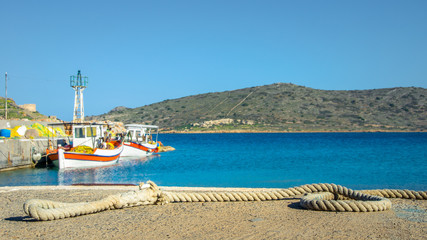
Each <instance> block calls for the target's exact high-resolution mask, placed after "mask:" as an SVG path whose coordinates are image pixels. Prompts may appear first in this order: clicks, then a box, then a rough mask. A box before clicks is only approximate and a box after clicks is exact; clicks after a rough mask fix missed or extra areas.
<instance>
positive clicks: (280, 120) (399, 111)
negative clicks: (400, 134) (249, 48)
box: [88, 83, 427, 131]
mask: <svg viewBox="0 0 427 240" xmlns="http://www.w3.org/2000/svg"><path fill="white" fill-rule="evenodd" d="M426 96H427V89H424V88H415V87H409V88H387V89H373V90H354V91H327V90H317V89H312V88H308V87H303V86H298V85H294V84H288V83H276V84H272V85H266V86H259V87H251V88H245V89H238V90H234V91H226V92H215V93H206V94H200V95H194V96H188V97H183V98H179V99H173V100H165V101H163V102H159V103H154V104H151V105H147V106H142V107H137V108H126V107H117V108H114V109H113V110H111V111H110V112H108V113H106V114H102V115H100V116H92V117H88V119H96V120H111V121H122V122H125V123H144V124H155V125H159V126H160V127H161V128H162V129H163V130H174V131H183V130H184V131H425V130H426V128H427V111H426V110H427V109H426V102H427V99H426Z"/></svg>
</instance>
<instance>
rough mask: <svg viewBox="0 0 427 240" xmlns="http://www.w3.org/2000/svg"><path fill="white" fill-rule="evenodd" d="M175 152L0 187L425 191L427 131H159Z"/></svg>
mask: <svg viewBox="0 0 427 240" xmlns="http://www.w3.org/2000/svg"><path fill="white" fill-rule="evenodd" d="M159 140H160V141H162V142H163V143H164V144H165V145H169V146H173V147H174V148H176V151H172V152H166V153H161V154H158V155H153V156H150V157H147V158H141V159H131V160H123V161H120V163H118V164H117V165H113V166H109V167H102V168H85V169H70V170H68V169H67V170H58V169H55V168H36V169H21V170H15V171H8V172H0V186H22V185H72V184H78V183H114V184H138V183H139V182H145V181H147V180H152V181H154V182H156V183H157V184H158V185H160V186H190V187H193V186H197V187H266V188H288V187H294V186H299V185H303V184H310V183H335V184H340V185H344V186H346V187H349V188H353V189H376V188H398V189H412V190H423V191H425V190H427V133H230V134H225V133H224V134H160V135H159Z"/></svg>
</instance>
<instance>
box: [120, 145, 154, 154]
mask: <svg viewBox="0 0 427 240" xmlns="http://www.w3.org/2000/svg"><path fill="white" fill-rule="evenodd" d="M156 152H158V148H157V144H147V145H142V144H138V143H135V142H124V143H123V152H122V154H121V155H120V157H145V156H150V155H152V154H153V153H156Z"/></svg>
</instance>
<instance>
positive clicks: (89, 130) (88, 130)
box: [86, 127, 96, 137]
mask: <svg viewBox="0 0 427 240" xmlns="http://www.w3.org/2000/svg"><path fill="white" fill-rule="evenodd" d="M86 136H88V137H94V136H96V127H87V128H86Z"/></svg>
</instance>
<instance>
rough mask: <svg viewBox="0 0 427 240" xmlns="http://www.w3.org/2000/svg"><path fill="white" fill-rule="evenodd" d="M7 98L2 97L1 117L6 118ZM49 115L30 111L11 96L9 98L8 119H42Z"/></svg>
mask: <svg viewBox="0 0 427 240" xmlns="http://www.w3.org/2000/svg"><path fill="white" fill-rule="evenodd" d="M4 101H5V98H3V97H0V119H4V118H5V105H4ZM47 118H48V117H47V116H45V115H43V114H41V113H39V112H37V111H36V112H32V111H28V110H27V109H24V108H21V107H19V106H18V105H17V104H16V103H15V101H14V100H13V99H11V98H8V99H7V119H28V120H40V119H47Z"/></svg>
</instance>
